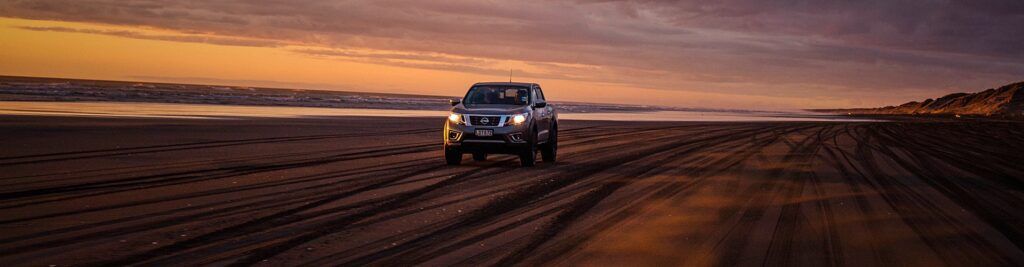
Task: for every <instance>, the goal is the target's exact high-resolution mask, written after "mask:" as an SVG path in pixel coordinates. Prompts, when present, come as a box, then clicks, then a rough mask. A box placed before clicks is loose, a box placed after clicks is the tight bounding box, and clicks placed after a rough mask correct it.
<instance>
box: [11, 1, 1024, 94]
mask: <svg viewBox="0 0 1024 267" xmlns="http://www.w3.org/2000/svg"><path fill="white" fill-rule="evenodd" d="M1022 44H1024V1H1018V0H1004V1H999V0H969V1H937V0H916V1H915V0H907V1H891V0H884V1H873V0H865V1H827V0H821V1H792V0H780V1H761V0H722V1H658V0H648V1H640V0H637V1H625V0H623V1H616V0H601V1H599V0H592V1H590V0H545V1H533V0H523V1H446V0H438V1H414V0H409V1H400V0H376V1H333V0H321V1H313V0H221V1H182V0H35V1H29V0H5V1H0V75H19V76H43V77H66V78H85V79H108V80H132V81H155V82H181V83H201V84H220V85H241V86H266V87H284V88H304V89H324V90H345V91H366V92H388V93H409V94H429V95H446V96H459V95H462V94H464V92H465V90H466V89H467V88H468V87H469V85H471V84H472V83H474V82H479V81H504V80H508V79H509V70H510V69H511V70H512V76H513V77H512V79H513V80H515V81H523V82H537V83H540V84H541V85H542V86H543V87H544V90H545V95H546V96H547V98H549V99H551V100H554V101H558V100H561V101H583V102H607V103H627V104H650V105H666V106H680V107H704V108H742V109H800V108H836V107H872V106H884V105H895V104H900V103H903V102H907V101H912V100H922V99H925V98H935V97H939V96H942V95H945V94H948V93H953V92H964V91H968V92H969V91H980V90H984V89H987V88H992V87H998V86H1001V85H1004V84H1008V83H1011V82H1016V81H1021V80H1024V48H1022Z"/></svg>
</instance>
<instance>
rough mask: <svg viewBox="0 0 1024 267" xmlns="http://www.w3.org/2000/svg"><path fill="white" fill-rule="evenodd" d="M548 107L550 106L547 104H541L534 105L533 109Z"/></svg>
mask: <svg viewBox="0 0 1024 267" xmlns="http://www.w3.org/2000/svg"><path fill="white" fill-rule="evenodd" d="M546 106H548V103H545V102H539V103H534V104H533V107H535V108H543V107H546Z"/></svg>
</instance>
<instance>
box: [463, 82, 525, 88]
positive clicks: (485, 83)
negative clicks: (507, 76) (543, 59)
mask: <svg viewBox="0 0 1024 267" xmlns="http://www.w3.org/2000/svg"><path fill="white" fill-rule="evenodd" d="M477 85H495V86H521V87H531V86H535V85H537V84H536V83H513V82H478V83H475V84H473V86H477Z"/></svg>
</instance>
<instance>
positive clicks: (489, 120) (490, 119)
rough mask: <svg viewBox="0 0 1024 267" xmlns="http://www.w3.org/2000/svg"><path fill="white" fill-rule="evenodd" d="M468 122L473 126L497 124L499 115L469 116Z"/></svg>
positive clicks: (499, 120)
mask: <svg viewBox="0 0 1024 267" xmlns="http://www.w3.org/2000/svg"><path fill="white" fill-rule="evenodd" d="M469 123H470V124H473V126H498V124H499V123H501V116H469Z"/></svg>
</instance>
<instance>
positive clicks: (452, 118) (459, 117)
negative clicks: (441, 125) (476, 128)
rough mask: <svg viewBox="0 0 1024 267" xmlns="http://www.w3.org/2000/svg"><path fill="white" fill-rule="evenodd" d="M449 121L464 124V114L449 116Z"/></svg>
mask: <svg viewBox="0 0 1024 267" xmlns="http://www.w3.org/2000/svg"><path fill="white" fill-rule="evenodd" d="M448 120H449V121H451V122H454V123H462V114H459V113H451V114H448Z"/></svg>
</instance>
